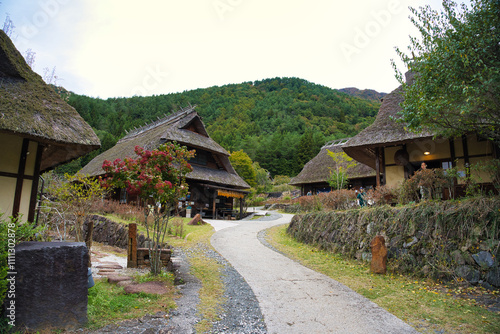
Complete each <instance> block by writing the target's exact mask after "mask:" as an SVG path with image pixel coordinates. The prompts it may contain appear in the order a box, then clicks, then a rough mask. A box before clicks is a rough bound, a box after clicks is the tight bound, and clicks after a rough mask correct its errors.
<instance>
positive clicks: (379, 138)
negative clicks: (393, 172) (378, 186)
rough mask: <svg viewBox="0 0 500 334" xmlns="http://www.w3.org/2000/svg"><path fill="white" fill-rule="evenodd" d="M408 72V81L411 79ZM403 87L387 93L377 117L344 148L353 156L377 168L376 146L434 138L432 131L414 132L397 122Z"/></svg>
mask: <svg viewBox="0 0 500 334" xmlns="http://www.w3.org/2000/svg"><path fill="white" fill-rule="evenodd" d="M410 76H411V75H409V74H407V82H408V80H411V77H410ZM403 100H404V98H403V87H402V86H400V87H398V88H397V89H395V90H394V91H392V92H391V93H389V94H387V95H386V96H385V97H384V99H383V102H382V105H381V106H380V109H379V111H378V114H377V118H376V119H375V121H374V122H373V124H371V125H370V126H368V127H367V128H366V129H364V130H363V131H361V132H360V133H358V134H357V135H356V136H354V137H352V138H351V139H350V140H349V141H348V142H347V143H346V144H345V145H344V146H343V147H342V149H343V150H344V151H345V152H346V153H347V154H348V155H349V156H351V157H352V158H354V159H356V160H357V161H359V162H362V163H364V164H366V165H368V166H370V167H372V168H375V151H374V150H373V148H375V147H383V146H391V145H396V144H404V143H408V142H412V141H415V140H417V139H423V138H432V137H433V134H432V133H430V132H421V133H414V132H410V131H408V130H406V129H405V126H404V124H402V123H399V122H396V121H395V120H394V119H393V118H396V119H397V118H398V117H399V116H398V112H399V111H401V109H402V108H401V106H400V104H401V102H403Z"/></svg>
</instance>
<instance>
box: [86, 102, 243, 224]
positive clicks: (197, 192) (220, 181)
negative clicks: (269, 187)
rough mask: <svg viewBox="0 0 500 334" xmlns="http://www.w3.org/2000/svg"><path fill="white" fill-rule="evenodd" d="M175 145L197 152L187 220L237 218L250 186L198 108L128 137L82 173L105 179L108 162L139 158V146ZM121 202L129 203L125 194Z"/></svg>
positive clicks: (184, 204)
mask: <svg viewBox="0 0 500 334" xmlns="http://www.w3.org/2000/svg"><path fill="white" fill-rule="evenodd" d="M169 141H175V142H177V143H179V144H181V145H183V146H186V147H187V148H188V149H189V150H193V149H194V150H195V151H196V153H195V156H194V158H192V159H191V160H190V161H189V163H190V164H191V166H192V167H193V171H192V172H190V173H188V174H187V175H186V181H187V183H188V184H189V197H188V198H185V199H183V200H181V201H180V202H179V205H180V206H181V208H180V209H181V211H183V212H185V213H186V215H187V216H192V215H194V214H196V213H200V214H201V215H202V217H212V218H228V217H231V216H234V215H235V212H234V210H233V209H234V208H233V202H234V199H235V198H238V199H241V201H240V214H241V211H242V207H241V204H242V203H243V199H244V197H245V195H246V193H247V192H246V191H245V189H249V188H250V186H249V185H248V184H247V183H246V182H245V181H244V180H243V179H242V178H241V177H240V176H239V175H238V174H237V173H236V171H235V170H234V168H233V167H232V166H231V163H230V162H229V153H228V152H227V151H226V150H225V149H224V148H222V146H220V145H219V144H217V143H216V142H215V141H214V140H213V139H211V138H210V137H209V135H208V133H207V131H206V129H205V126H204V124H203V122H202V120H201V117H200V116H199V115H198V113H197V112H196V111H195V110H194V107H188V108H185V109H181V110H179V111H177V112H175V113H173V114H171V115H168V116H166V117H165V118H163V119H160V120H158V121H156V122H154V123H152V124H149V125H146V126H144V127H142V128H140V129H137V130H134V131H132V132H130V133H128V134H127V135H126V136H125V137H123V138H122V139H120V140H119V141H118V143H117V144H116V145H115V146H114V147H112V148H111V149H109V150H107V151H106V152H103V153H102V154H100V155H98V156H97V157H95V158H94V159H93V160H92V161H90V162H89V163H88V164H87V165H86V166H85V167H84V168H83V169H82V170H81V172H82V173H84V174H88V175H90V176H97V175H103V174H104V171H103V170H102V163H103V162H104V160H109V161H113V160H115V159H117V158H120V159H124V158H125V157H127V156H128V157H135V156H136V155H135V153H134V147H135V146H136V145H138V146H141V147H143V148H146V149H148V150H152V149H155V148H157V147H158V146H159V145H161V144H163V143H165V142H169ZM121 201H127V195H126V193H125V192H124V190H122V191H121Z"/></svg>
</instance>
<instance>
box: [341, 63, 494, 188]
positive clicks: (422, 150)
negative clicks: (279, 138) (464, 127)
mask: <svg viewBox="0 0 500 334" xmlns="http://www.w3.org/2000/svg"><path fill="white" fill-rule="evenodd" d="M412 80H413V75H412V73H410V72H409V73H407V74H406V81H407V83H409V84H411V81H412ZM403 100H404V97H403V88H402V86H400V87H398V88H397V89H395V90H394V91H392V92H391V93H390V94H388V95H386V96H385V97H384V98H383V102H382V105H381V106H380V109H379V112H378V114H377V117H376V119H375V121H374V122H373V124H371V125H370V126H368V127H367V128H366V129H364V130H363V131H361V132H360V133H359V134H357V135H356V136H355V137H353V138H351V139H350V140H349V141H348V142H347V143H346V144H345V145H344V146H343V147H342V149H343V150H344V151H345V152H346V153H347V154H348V155H349V156H351V157H352V158H354V159H355V160H357V161H359V162H361V163H363V164H366V165H368V166H370V167H372V168H374V169H375V171H376V178H377V185H382V184H387V185H396V184H398V183H399V182H401V181H402V180H404V179H405V178H408V177H409V176H411V175H412V174H413V172H414V171H415V170H417V169H419V168H420V165H421V163H422V162H425V163H426V164H427V165H428V167H429V168H437V167H440V168H445V169H446V168H450V167H452V166H455V165H458V166H459V167H460V166H464V165H465V164H468V163H474V162H477V161H479V160H484V159H490V158H491V157H493V156H494V155H495V149H494V146H493V145H492V143H491V142H489V141H481V140H480V139H478V138H477V137H476V136H475V135H471V134H467V135H465V134H464V136H462V138H452V139H447V138H434V134H433V133H431V132H428V131H423V132H420V133H415V132H411V131H408V130H407V129H406V128H405V125H404V124H403V123H400V122H397V121H396V119H397V118H398V117H399V115H398V113H399V112H400V111H401V110H402V108H401V105H400V104H401V103H402V102H403Z"/></svg>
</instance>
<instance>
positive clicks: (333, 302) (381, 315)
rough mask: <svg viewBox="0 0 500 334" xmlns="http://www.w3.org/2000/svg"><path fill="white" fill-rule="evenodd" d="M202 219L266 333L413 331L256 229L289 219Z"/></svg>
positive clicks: (279, 223) (281, 217) (282, 216)
mask: <svg viewBox="0 0 500 334" xmlns="http://www.w3.org/2000/svg"><path fill="white" fill-rule="evenodd" d="M279 217H280V218H278V219H275V220H271V221H270V220H247V221H245V220H243V221H238V222H237V223H227V222H220V221H214V220H207V222H208V223H210V224H211V225H212V226H214V228H215V230H216V231H217V232H216V233H215V234H214V235H213V236H212V239H211V243H212V245H213V247H214V248H215V249H216V250H217V251H218V252H219V253H220V254H221V255H222V256H223V257H224V258H226V260H227V261H229V263H231V265H232V266H233V267H234V268H235V269H236V270H237V271H238V272H239V273H240V274H241V275H242V276H243V278H244V279H245V280H246V281H247V282H248V284H249V285H250V287H251V288H252V290H253V291H254V293H255V296H256V297H257V300H258V301H259V304H260V307H261V310H262V314H263V315H264V320H265V323H266V326H267V330H268V332H269V333H271V334H275V333H276V334H282V333H301V334H303V333H308V334H312V333H321V334H324V333H353V334H354V333H360V334H361V333H362V334H364V333H394V334H396V333H397V334H401V333H417V331H416V330H415V329H413V328H412V327H410V326H409V325H408V324H406V323H405V322H403V321H402V320H400V319H399V318H397V317H396V316H394V315H392V314H391V313H389V312H387V311H386V310H384V309H383V308H381V307H379V306H377V305H376V304H375V303H373V302H371V301H369V300H368V299H366V298H365V297H363V296H361V295H359V294H357V293H356V292H354V291H353V290H351V289H349V288H348V287H346V286H345V285H343V284H340V283H339V282H337V281H335V280H333V279H331V278H329V277H327V276H325V275H323V274H320V273H317V272H315V271H313V270H311V269H308V268H306V267H304V266H302V265H301V264H299V263H297V262H295V261H293V260H290V259H289V258H287V257H285V256H283V255H281V254H279V253H277V252H275V251H273V250H271V249H270V248H268V247H266V246H264V245H263V244H262V243H261V242H260V241H259V240H258V237H257V235H258V232H259V231H261V230H264V229H267V228H269V227H272V226H276V225H281V224H286V223H289V222H290V220H291V219H292V217H293V215H288V214H283V215H281V216H279Z"/></svg>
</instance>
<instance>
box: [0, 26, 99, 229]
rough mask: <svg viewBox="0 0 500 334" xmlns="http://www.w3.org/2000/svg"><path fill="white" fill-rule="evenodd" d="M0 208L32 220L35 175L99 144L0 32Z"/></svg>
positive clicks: (7, 214)
mask: <svg viewBox="0 0 500 334" xmlns="http://www.w3.org/2000/svg"><path fill="white" fill-rule="evenodd" d="M0 145H1V151H0V212H2V213H3V214H4V215H5V216H4V218H5V217H7V216H11V215H12V216H18V215H22V220H24V221H26V220H28V221H33V219H34V216H35V206H36V200H37V192H38V184H39V175H40V173H41V172H43V171H47V170H50V169H51V168H54V167H56V166H57V165H59V164H62V163H65V162H68V161H70V160H72V159H75V158H77V157H79V156H82V155H84V154H86V153H88V152H90V151H92V150H94V149H96V148H99V146H100V142H99V138H97V136H96V134H95V133H94V131H93V130H92V128H91V127H90V126H89V125H88V124H87V123H86V122H85V121H84V120H83V119H82V118H81V117H80V115H79V114H78V112H77V111H76V110H75V109H74V108H73V107H71V106H70V105H68V104H67V103H66V102H65V101H63V100H62V99H61V97H60V96H59V95H58V94H57V93H56V92H55V91H54V90H53V89H52V88H51V87H50V86H48V85H47V84H45V82H44V81H43V80H42V78H41V77H40V76H39V75H38V74H36V73H34V72H33V71H32V70H31V68H30V67H29V66H28V65H27V64H26V62H25V61H24V58H23V57H22V55H21V54H20V53H19V51H18V50H17V49H16V48H15V46H14V44H13V43H12V41H11V40H10V39H9V37H8V36H7V35H6V34H5V33H4V32H3V31H0Z"/></svg>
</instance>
